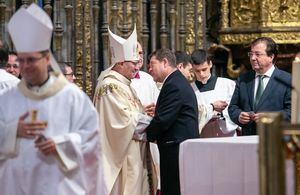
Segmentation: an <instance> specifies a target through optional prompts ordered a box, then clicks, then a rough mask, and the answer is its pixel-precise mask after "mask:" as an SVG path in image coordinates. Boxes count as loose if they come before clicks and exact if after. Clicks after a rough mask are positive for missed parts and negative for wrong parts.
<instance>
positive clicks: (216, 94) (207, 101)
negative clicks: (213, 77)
mask: <svg viewBox="0 0 300 195" xmlns="http://www.w3.org/2000/svg"><path fill="white" fill-rule="evenodd" d="M191 85H192V88H193V90H194V91H195V94H196V97H197V102H198V106H202V107H203V106H204V107H205V110H206V117H205V119H204V121H205V122H204V125H205V124H206V123H207V122H208V121H209V120H210V119H212V118H213V116H214V114H215V113H214V111H213V108H212V106H211V103H213V102H215V101H218V100H222V101H226V102H227V103H228V105H229V103H230V100H231V97H232V95H233V92H234V89H235V82H234V81H232V80H230V79H227V78H222V77H218V78H217V81H216V84H215V87H214V89H213V90H209V91H204V92H200V91H199V89H198V87H197V86H196V84H195V82H193V83H191ZM222 113H223V116H224V118H225V122H226V128H225V129H222V131H224V133H229V132H232V131H235V130H236V129H237V128H238V125H236V124H235V123H234V122H232V121H231V119H230V117H229V114H228V106H227V107H226V108H225V109H224V110H223V112H222ZM199 114H200V112H199ZM199 126H200V123H199ZM199 128H200V129H199V131H200V132H201V129H202V128H203V125H202V126H200V127H199Z"/></svg>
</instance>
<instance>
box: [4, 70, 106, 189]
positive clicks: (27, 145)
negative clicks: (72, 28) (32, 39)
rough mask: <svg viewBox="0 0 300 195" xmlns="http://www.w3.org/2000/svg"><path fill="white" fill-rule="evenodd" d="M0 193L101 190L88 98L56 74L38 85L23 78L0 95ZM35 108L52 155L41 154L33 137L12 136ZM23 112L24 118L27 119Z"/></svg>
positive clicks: (95, 134)
mask: <svg viewBox="0 0 300 195" xmlns="http://www.w3.org/2000/svg"><path fill="white" fill-rule="evenodd" d="M0 102H1V104H0V178H1V182H0V190H1V192H0V194H5V195H21V194H26V195H41V194H44V195H54V194H55V195H64V194H67V195H71V194H72V195H96V194H103V195H105V194H106V193H107V192H106V188H105V186H103V185H101V184H102V178H103V177H101V168H100V164H99V159H98V157H99V153H100V152H101V151H100V148H99V135H98V129H99V123H98V117H97V111H96V109H95V108H94V106H93V104H92V102H91V101H90V100H89V98H88V97H87V96H86V94H85V93H83V92H82V91H81V90H80V89H79V88H78V87H77V86H76V85H74V84H71V83H69V82H68V81H67V80H66V79H65V77H64V76H63V75H62V74H59V73H58V74H51V75H50V78H49V79H48V80H47V82H46V83H44V84H43V85H42V86H41V87H33V88H30V87H28V86H27V85H26V83H25V81H23V80H22V81H21V82H20V83H19V84H18V86H17V87H14V88H12V89H11V90H9V91H7V92H6V93H4V94H3V95H1V96H0ZM33 110H36V111H37V115H36V120H37V121H45V122H47V127H46V129H45V130H44V131H43V135H44V136H45V137H46V138H51V139H53V140H54V142H55V147H56V150H57V155H48V156H45V155H43V154H42V153H41V152H40V151H39V150H38V149H37V148H36V147H35V143H34V142H35V140H34V139H26V138H20V137H17V125H18V122H19V118H20V116H21V115H23V114H24V113H26V112H30V113H31V112H32V111H33ZM31 117H32V116H30V117H28V118H27V119H26V120H31Z"/></svg>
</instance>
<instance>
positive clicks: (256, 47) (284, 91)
mask: <svg viewBox="0 0 300 195" xmlns="http://www.w3.org/2000/svg"><path fill="white" fill-rule="evenodd" d="M277 54H278V50H277V45H276V43H275V42H274V40H273V39H271V38H268V37H261V38H258V39H256V40H254V41H253V42H252V43H251V51H250V52H249V53H248V56H249V58H250V63H251V66H252V69H253V70H251V71H249V72H248V73H246V74H243V75H241V76H240V77H239V78H238V79H237V83H236V87H235V91H234V94H233V96H232V99H231V102H230V105H229V109H228V110H229V115H230V118H231V119H232V121H233V122H235V123H236V124H238V125H240V126H241V127H242V135H256V134H257V132H256V122H257V121H258V119H259V116H260V114H259V112H267V111H280V112H281V113H282V114H283V118H284V119H285V120H287V121H290V119H291V87H290V86H291V75H290V74H289V73H287V72H284V71H282V70H279V69H278V68H277V67H275V65H274V63H275V61H276V56H277Z"/></svg>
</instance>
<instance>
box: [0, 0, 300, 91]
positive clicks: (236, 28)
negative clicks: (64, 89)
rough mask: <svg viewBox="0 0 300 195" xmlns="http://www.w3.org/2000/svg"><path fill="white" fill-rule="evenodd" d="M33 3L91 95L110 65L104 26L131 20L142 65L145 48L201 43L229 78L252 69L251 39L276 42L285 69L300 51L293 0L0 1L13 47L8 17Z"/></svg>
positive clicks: (1, 30) (299, 13)
mask: <svg viewBox="0 0 300 195" xmlns="http://www.w3.org/2000/svg"><path fill="white" fill-rule="evenodd" d="M32 2H35V3H37V4H38V5H39V6H41V7H42V8H43V9H44V10H45V11H46V12H47V13H48V14H49V16H50V17H51V18H52V20H53V24H54V33H53V42H52V51H53V53H54V54H55V56H56V59H57V61H59V62H66V63H69V64H71V65H72V67H73V70H74V72H75V75H76V77H77V80H76V84H78V85H79V86H80V87H81V88H82V89H83V90H84V91H85V92H86V93H87V94H88V95H89V96H91V97H92V95H93V92H94V89H95V85H96V82H97V77H98V75H99V73H100V72H101V71H102V70H104V69H105V68H107V67H109V66H110V57H109V56H110V53H109V45H108V27H109V28H110V29H111V30H112V31H113V32H114V33H116V34H118V35H120V36H123V37H124V38H127V37H128V36H129V35H130V33H131V32H132V29H133V28H134V25H136V27H137V33H138V40H139V42H141V44H142V46H143V50H144V52H145V59H144V67H143V68H144V70H146V69H147V65H146V64H147V59H146V56H147V54H149V53H151V52H152V51H154V50H156V49H158V48H170V49H171V50H173V51H176V50H182V51H186V52H188V53H191V52H192V51H193V50H194V49H198V48H202V49H206V50H207V51H208V52H209V54H210V55H211V56H212V58H213V63H214V68H213V74H215V75H217V76H223V77H228V78H231V79H236V78H237V77H238V75H239V74H240V73H242V72H245V71H247V70H249V69H250V68H251V67H250V63H249V59H248V57H247V52H248V50H249V43H250V42H251V41H252V40H254V39H255V38H258V37H262V36H268V37H271V38H273V39H274V40H275V41H276V43H277V44H278V46H279V53H280V54H279V56H278V60H277V63H276V65H277V66H278V67H279V68H281V69H283V70H286V71H288V72H291V70H292V61H293V59H294V56H295V54H296V53H297V52H299V51H300V44H299V43H300V2H299V1H298V0H209V1H208V0H207V1H206V0H159V1H158V0H122V1H121V0H0V39H1V40H4V41H6V42H7V43H8V44H9V45H10V48H11V49H13V45H12V43H11V40H10V37H9V35H8V33H7V23H8V21H9V19H10V17H11V16H12V15H13V13H14V12H15V11H16V10H17V9H19V8H20V7H26V6H28V5H29V4H31V3H32ZM24 38H26V35H24Z"/></svg>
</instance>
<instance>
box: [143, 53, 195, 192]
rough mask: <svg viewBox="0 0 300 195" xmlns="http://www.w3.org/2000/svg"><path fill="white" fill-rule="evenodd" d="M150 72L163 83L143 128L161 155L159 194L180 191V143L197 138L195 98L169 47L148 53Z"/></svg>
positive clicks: (157, 80)
mask: <svg viewBox="0 0 300 195" xmlns="http://www.w3.org/2000/svg"><path fill="white" fill-rule="evenodd" d="M149 73H150V74H151V75H152V77H153V79H154V81H156V82H161V83H163V86H162V88H161V91H160V94H159V96H158V100H157V103H156V108H155V114H154V117H153V119H152V120H151V122H150V124H149V126H148V127H147V128H146V133H147V139H148V141H151V142H156V143H157V145H158V149H159V154H160V175H161V194H162V195H164V194H165V195H168V194H172V195H178V194H180V182H179V156H178V155H179V145H180V143H181V142H183V141H184V140H186V139H191V138H198V137H199V133H198V108H197V99H196V96H195V93H194V92H193V89H192V88H191V86H190V84H189V82H188V81H187V80H186V78H185V77H184V76H183V75H182V74H181V72H180V71H179V70H177V68H176V58H175V55H174V53H173V52H172V51H171V50H169V49H159V50H156V51H154V52H153V53H152V54H151V55H150V63H149Z"/></svg>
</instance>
